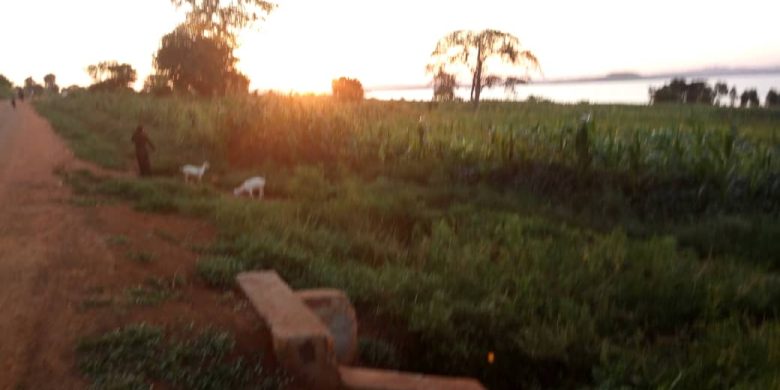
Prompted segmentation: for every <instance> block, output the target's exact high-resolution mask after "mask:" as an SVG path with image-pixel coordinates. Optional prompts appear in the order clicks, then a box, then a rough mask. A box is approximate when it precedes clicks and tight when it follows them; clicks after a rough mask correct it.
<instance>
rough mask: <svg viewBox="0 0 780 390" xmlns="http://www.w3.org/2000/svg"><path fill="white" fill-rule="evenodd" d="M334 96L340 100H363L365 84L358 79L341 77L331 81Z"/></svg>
mask: <svg viewBox="0 0 780 390" xmlns="http://www.w3.org/2000/svg"><path fill="white" fill-rule="evenodd" d="M331 88H332V89H333V97H335V98H336V99H339V100H350V101H357V100H363V84H361V83H360V81H359V80H357V79H348V78H346V77H340V78H338V79H336V80H333V81H332V82H331Z"/></svg>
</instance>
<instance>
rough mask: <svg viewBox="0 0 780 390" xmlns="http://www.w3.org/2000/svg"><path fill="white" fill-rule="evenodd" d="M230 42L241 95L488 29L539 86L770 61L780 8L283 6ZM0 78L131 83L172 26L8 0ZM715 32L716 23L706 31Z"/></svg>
mask: <svg viewBox="0 0 780 390" xmlns="http://www.w3.org/2000/svg"><path fill="white" fill-rule="evenodd" d="M278 5H279V6H278V8H277V9H276V10H275V11H274V12H273V13H272V14H271V15H270V16H269V17H268V18H267V20H266V21H265V22H261V23H258V24H257V26H256V27H255V28H254V29H252V30H249V31H246V32H244V33H243V34H242V36H241V38H240V40H241V44H242V46H241V47H240V48H239V50H237V53H236V54H237V56H238V57H239V58H240V59H241V62H240V64H239V68H240V69H241V70H242V71H243V72H244V73H246V74H247V75H248V76H249V77H250V79H251V81H252V84H251V88H253V89H255V88H258V89H263V90H264V89H269V88H271V89H276V90H281V91H289V90H294V91H299V92H306V91H313V92H325V91H328V90H329V89H330V82H331V80H332V79H333V78H336V77H339V76H349V77H355V78H358V79H360V80H361V81H362V82H363V84H364V85H365V86H366V87H367V88H369V89H370V88H371V87H375V86H384V85H416V84H423V83H426V82H427V81H428V79H429V78H428V76H427V75H426V74H425V70H424V69H425V64H426V63H427V61H428V59H429V55H430V53H431V51H432V50H433V48H434V46H435V44H436V41H437V40H438V39H439V38H441V37H442V36H443V35H445V34H446V33H448V32H450V31H453V30H456V29H483V28H495V29H499V30H504V31H507V32H510V33H512V34H514V35H516V36H518V37H519V38H520V40H521V42H522V43H523V44H524V45H525V47H526V48H528V49H530V50H532V51H533V52H534V53H536V55H537V56H538V58H539V60H540V62H541V65H542V68H543V71H544V77H547V78H558V77H572V76H581V75H600V74H605V73H608V72H613V71H636V72H655V71H666V70H680V69H689V68H697V67H707V66H766V65H776V64H780V35H778V34H776V33H775V32H774V26H775V25H776V20H774V18H775V15H777V14H780V5H778V3H776V2H770V1H764V0H750V1H746V2H743V3H741V5H740V7H738V8H736V7H734V6H733V2H726V1H709V2H705V1H687V2H678V1H670V0H663V1H652V2H650V1H643V2H624V1H615V0H610V1H607V0H603V1H593V2H587V3H584V2H578V1H549V2H544V3H524V2H516V1H507V0H504V1H499V0H487V1H482V2H479V3H478V4H477V3H474V2H468V1H461V0H457V1H448V2H440V1H432V2H419V1H407V0H401V1H394V2H377V1H370V2H367V1H358V0H336V1H329V2H322V1H314V0H310V1H286V0H281V1H279V2H278ZM3 15H4V18H3V19H4V20H3V23H2V25H0V34H2V37H3V42H4V44H3V46H4V49H3V57H2V61H0V70H1V71H2V72H4V74H6V75H7V76H8V77H9V78H11V79H12V80H13V81H14V82H15V83H21V82H22V81H23V80H24V78H26V77H27V76H33V77H34V78H35V79H36V80H38V81H39V82H40V80H41V79H42V78H43V75H45V74H46V73H49V72H53V73H55V74H56V75H57V78H58V83H59V84H60V85H62V86H67V85H70V84H80V85H87V84H89V83H90V79H89V77H88V76H87V74H86V72H84V68H85V67H86V66H87V65H89V64H91V63H96V62H98V61H101V60H110V59H115V60H118V61H120V62H128V63H130V64H132V65H133V66H134V67H135V68H136V69H137V70H138V76H139V81H138V83H137V84H136V86H140V85H141V83H142V81H143V79H144V78H145V77H146V75H147V74H149V73H150V72H151V70H152V68H151V62H152V55H153V54H154V52H155V51H156V49H157V48H158V46H159V41H160V38H161V37H162V35H164V34H165V33H167V32H169V31H171V30H172V29H173V28H174V27H175V26H176V25H177V24H178V23H179V22H180V21H181V20H182V19H183V16H182V13H181V12H180V11H176V10H175V8H174V7H173V6H172V5H171V4H170V3H169V2H168V1H165V0H141V1H133V2H129V1H126V2H121V1H112V2H106V1H101V0H75V1H70V2H62V1H53V0H51V1H39V2H27V1H14V2H7V4H4V9H3ZM719 26H723V27H719Z"/></svg>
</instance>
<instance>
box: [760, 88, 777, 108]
mask: <svg viewBox="0 0 780 390" xmlns="http://www.w3.org/2000/svg"><path fill="white" fill-rule="evenodd" d="M764 105H765V106H766V107H767V108H772V107H780V94H778V93H777V91H775V90H774V88H773V89H770V90H769V92H767V94H766V100H765V101H764Z"/></svg>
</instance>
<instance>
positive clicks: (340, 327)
mask: <svg viewBox="0 0 780 390" xmlns="http://www.w3.org/2000/svg"><path fill="white" fill-rule="evenodd" d="M295 294H296V295H298V297H300V298H301V300H302V301H303V303H305V304H306V305H307V306H308V307H309V308H310V309H311V310H312V311H313V312H314V314H316V315H317V316H318V317H319V318H320V320H322V322H323V323H325V326H327V327H328V329H329V330H330V335H331V336H332V337H333V341H334V342H335V349H336V358H337V359H338V361H339V363H340V364H344V365H349V364H352V362H354V361H355V357H356V356H357V349H358V343H357V327H358V325H357V317H356V316H355V308H354V307H353V306H352V302H350V301H349V298H348V297H347V294H345V293H344V292H343V291H341V290H336V289H329V288H322V289H311V290H299V291H296V292H295Z"/></svg>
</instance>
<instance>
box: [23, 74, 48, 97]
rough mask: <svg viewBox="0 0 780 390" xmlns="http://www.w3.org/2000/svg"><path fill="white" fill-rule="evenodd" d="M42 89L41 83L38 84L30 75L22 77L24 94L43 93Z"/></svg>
mask: <svg viewBox="0 0 780 390" xmlns="http://www.w3.org/2000/svg"><path fill="white" fill-rule="evenodd" d="M43 91H44V88H43V85H40V84H38V83H37V82H36V81H35V80H34V79H33V78H32V77H28V78H26V79H24V93H25V94H26V95H28V96H35V95H43Z"/></svg>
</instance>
